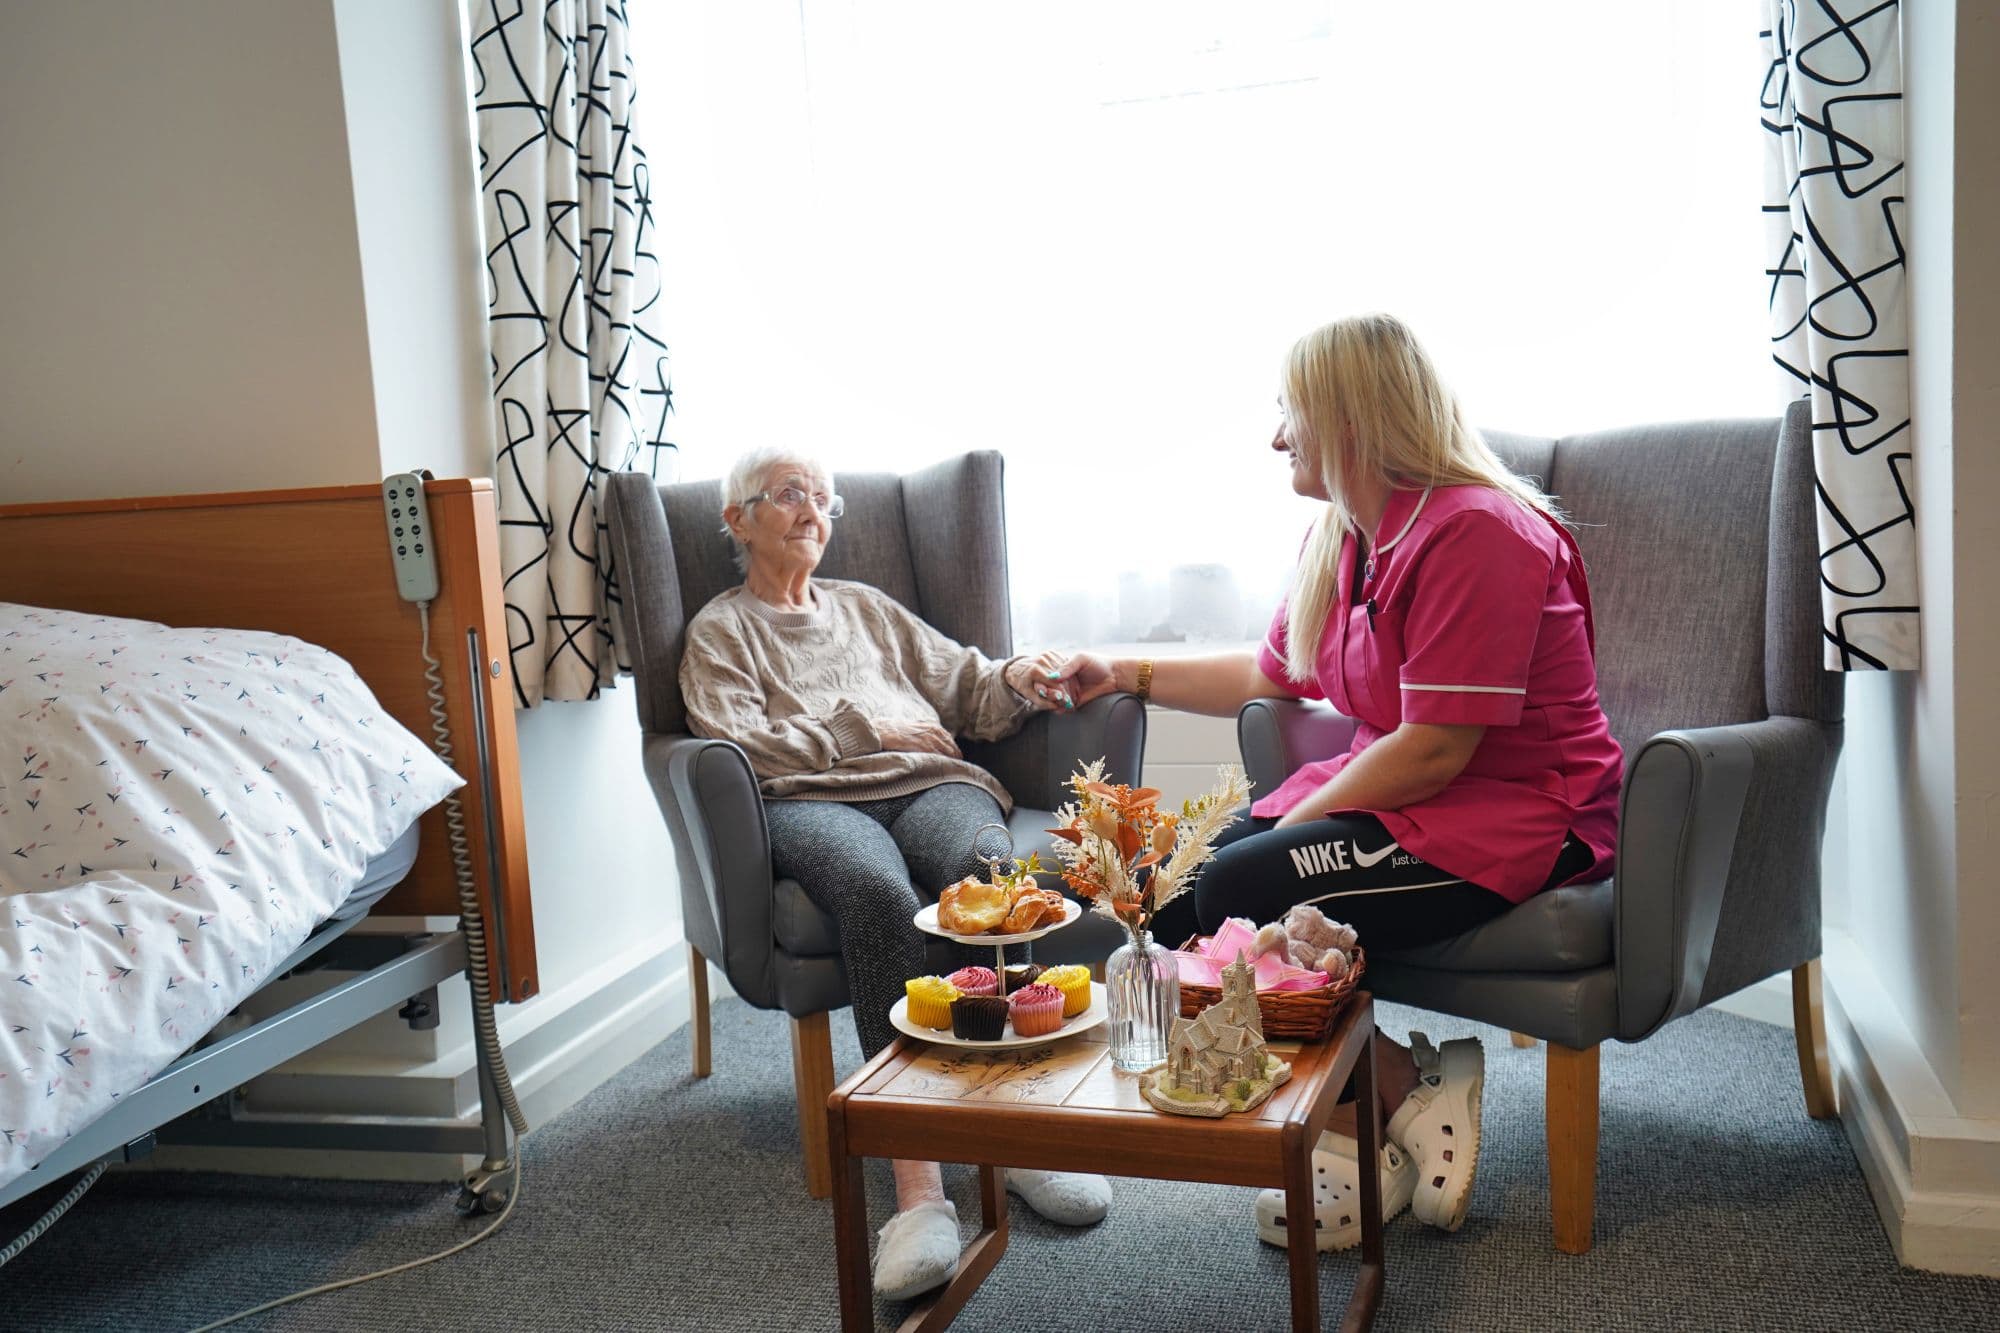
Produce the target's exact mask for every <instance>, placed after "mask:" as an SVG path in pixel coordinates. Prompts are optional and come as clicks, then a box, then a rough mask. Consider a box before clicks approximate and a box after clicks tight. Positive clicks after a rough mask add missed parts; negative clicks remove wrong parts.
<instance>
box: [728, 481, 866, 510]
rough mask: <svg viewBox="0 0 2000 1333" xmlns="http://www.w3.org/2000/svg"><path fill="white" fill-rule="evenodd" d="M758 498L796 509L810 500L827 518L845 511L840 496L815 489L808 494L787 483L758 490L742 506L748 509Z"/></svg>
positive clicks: (844, 505)
mask: <svg viewBox="0 0 2000 1333" xmlns="http://www.w3.org/2000/svg"><path fill="white" fill-rule="evenodd" d="M759 500H769V501H770V502H771V503H772V504H774V505H776V506H778V508H780V509H797V508H798V507H799V506H800V505H802V504H804V503H806V502H807V501H808V500H810V501H811V502H812V507H813V508H814V509H817V510H818V511H819V512H820V513H822V514H825V515H826V516H827V517H828V518H839V517H840V516H841V515H842V514H844V513H846V512H847V501H846V500H844V499H842V498H841V497H840V496H838V495H828V494H826V493H825V492H824V491H815V492H813V493H812V494H810V495H808V494H807V493H806V492H805V491H804V490H803V489H802V488H800V487H798V486H793V485H791V484H789V483H787V484H786V485H783V486H778V487H775V488H773V489H771V490H768V491H759V492H758V493H757V494H755V495H753V496H751V497H750V498H749V499H747V500H745V501H744V502H743V507H744V508H745V509H748V508H749V507H750V506H751V505H753V504H756V503H757V502H758V501H759Z"/></svg>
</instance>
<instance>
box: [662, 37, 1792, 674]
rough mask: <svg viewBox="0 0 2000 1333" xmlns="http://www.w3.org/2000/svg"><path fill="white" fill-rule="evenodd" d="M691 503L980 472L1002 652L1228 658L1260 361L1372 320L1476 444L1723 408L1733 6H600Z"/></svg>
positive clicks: (1284, 543) (1732, 178)
mask: <svg viewBox="0 0 2000 1333" xmlns="http://www.w3.org/2000/svg"><path fill="white" fill-rule="evenodd" d="M632 26H633V32H634V40H635V44H636V52H635V54H636V58H637V61H638V71H639V77H640V78H641V79H642V80H643V82H644V86H643V88H642V91H641V102H640V116H641V130H642V132H643V133H644V135H645V136H646V142H647V145H648V151H649V153H650V154H651V156H652V162H653V187H652V194H653V200H654V206H655V209H656V216H657V217H658V219H659V221H660V225H661V244H662V253H663V255H664V256H665V257H666V259H667V262H668V266H669V273H670V278H669V283H668V290H667V297H666V299H667V302H668V310H667V317H668V327H669V331H670V336H671V343H672V346H673V354H674V362H675V366H674V370H675V386H676V394H675V403H676V413H677V420H676V423H675V431H676V436H677V438H678V439H679V440H680V441H681V442H682V445H683V455H682V457H683V466H684V468H685V470H686V472H687V475H690V476H699V475H718V474H720V473H721V472H722V471H723V470H724V469H725V468H726V467H727V465H728V462H729V460H730V458H731V457H733V456H734V455H735V454H736V453H737V452H739V451H740V450H742V449H745V448H749V447H752V446H754V445H756V444H760V443H765V442H769V441H771V440H774V439H793V440H797V441H799V442H801V443H802V444H803V445H804V446H806V447H807V448H808V449H810V450H811V451H812V452H815V453H817V454H818V455H820V456H821V457H823V458H824V459H826V460H827V462H829V463H830V464H831V465H832V466H834V467H836V468H839V469H854V468H876V467H879V468H893V469H897V470H905V469H907V468H909V467H912V466H916V465H918V464H919V463H921V462H924V461H928V460H930V459H934V458H939V457H943V456H946V455H949V454H953V453H958V452H961V451H963V450H966V449H973V448H994V449H999V450H1001V451H1003V452H1004V453H1005V454H1006V456H1007V467H1008V489H1009V495H1008V517H1009V523H1010V529H1011V532H1010V552H1011V561H1012V574H1013V594H1014V599H1015V603H1016V633H1017V637H1019V638H1020V639H1021V640H1022V641H1023V642H1035V643H1054V644H1075V643H1080V642H1103V641H1106V640H1111V639H1130V638H1134V637H1137V636H1139V635H1140V634H1142V633H1145V632H1148V631H1153V630H1156V629H1157V628H1158V627H1159V626H1160V625H1161V624H1162V623H1163V622H1164V623H1166V624H1167V625H1168V627H1169V629H1168V632H1169V633H1181V634H1188V635H1194V636H1197V637H1202V638H1224V639H1234V638H1241V637H1244V636H1245V635H1246V634H1251V635H1254V634H1261V632H1262V628H1263V625H1264V623H1265V621H1266V620H1267V619H1268V617H1269V614H1270V610H1271V608H1272V606H1273V605H1274V604H1275V603H1276V601H1277V598H1278V596H1279V595H1280V593H1281V592H1282V589H1283V586H1284V581H1285V577H1286V574H1287V572H1288V570H1289V568H1290V565H1291V561H1292V559H1293V557H1294V555H1295V554H1296V551H1297V549H1298V544H1299V541H1300V539H1301V537H1302V536H1303V535H1304V533H1305V530H1306V528H1307V526H1308V525H1309V524H1310V523H1311V521H1312V517H1313V513H1314V509H1313V506H1312V504H1311V503H1310V502H1308V501H1304V500H1300V499H1298V498H1296V497H1293V496H1292V495H1291V494H1290V492H1289V490H1288V489H1287V488H1286V484H1285V470H1284V467H1283V463H1282V460H1281V459H1279V458H1278V457H1277V456H1276V455H1273V454H1272V453H1270V452H1269V450H1268V449H1267V448H1266V445H1267V444H1268V442H1269V440H1270V438H1271V434H1272V430H1273V428H1274V426H1275V413H1274V409H1273V406H1272V401H1273V396H1274V394H1275V392H1276V391H1277V388H1278V382H1277V381H1278V369H1279V366H1280V364H1281V361H1282V358H1283V356H1284V353H1285V351H1286V349H1287V348H1288V347H1289V346H1290V344H1291V342H1292V340H1293V339H1294V338H1296V337H1297V336H1298V335H1299V334H1301V333H1303V332H1305V331H1306V330H1308V329H1310V328H1312V327H1314V326H1316V325H1318V324H1320V323H1323V322H1325V321H1326V320H1328V319H1332V318H1335V317H1337V316H1340V315H1343V314H1348V313H1354V312H1358V311H1363V310H1373V309H1384V310H1390V311H1393V312H1395V313H1396V314H1398V315H1400V316H1402V317H1403V318H1404V319H1406V320H1407V321H1409V322H1410V323H1411V324H1412V325H1413V326H1414V327H1415V328H1416V329H1417V331H1418V333H1419V335H1420V336H1421V337H1423V338H1424V340H1425V342H1426V343H1427V345H1428V346H1429V347H1430V349H1431V352H1432V354H1433V355H1434V356H1435V357H1436V358H1437V360H1438V362H1439V365H1440V366H1441V368H1442V369H1443V371H1444V373H1445V375H1446V377H1447V379H1448V380H1449V381H1450V382H1451V383H1452V384H1453V385H1454V386H1455V387H1456V388H1457V390H1458V391H1459V393H1460V395H1461V396H1462V397H1463V398H1464V399H1465V401H1466V404H1467V407H1468V410H1469V411H1470V412H1471V414H1472V416H1473V419H1474V420H1475V421H1476V422H1478V423H1480V424H1483V425H1487V426H1492V427H1498V428H1504V429H1513V430H1522V431H1530V432H1539V433H1544V434H1557V433H1563V432H1568V431H1573V430H1584V429H1593V428H1599V427H1609V426H1617V425H1626V424H1633V423H1638V422H1644V421H1658V420H1666V419H1674V418H1686V417H1700V416H1711V415H1743V414H1762V413H1768V412H1769V411H1771V410H1772V408H1773V405H1774V403H1775V401H1776V399H1775V396H1774V393H1775V379H1774V372H1773V371H1772V369H1771V364H1770V358H1769V345H1768V329H1767V326H1766V321H1765V316H1764V292H1763V289H1762V281H1761V279H1760V277H1759V273H1760V272H1761V270H1762V268H1763V265H1764V256H1763V234H1762V230H1761V226H1762V221H1761V218H1760V216H1759V213H1758V204H1759V196H1760V191H1761V188H1762V185H1761V180H1762V178H1761V172H1762V152H1763V145H1762V142H1761V139H1760V137H1759V130H1758V127H1757V92H1758V86H1759V84H1760V82H1761V79H1762V72H1763V71H1762V55H1761V53H1760V51H1759V48H1758V43H1757V20H1756V17H1755V15H1754V14H1753V13H1750V12H1747V11H1746V10H1745V8H1744V6H1743V5H1742V4H1741V3H1740V0H1698V2H1695V3H1686V4H1678V5H1674V6H1671V7H1667V6H1654V5H1645V6H1640V5H1606V4H1602V3H1599V2H1598V0H1540V2H1539V3H1536V4H1533V5H1495V4H1490V3H1482V2H1480V0H1431V2H1430V3H1426V4H1423V5H1384V4H1379V3H1363V2H1362V0H1263V2H1261V3H1230V2H1229V0H1216V2H1208V0H1203V2H1200V3H1195V2H1193V0H1178V2H1170V0H1062V2H1061V3H1054V2H1052V0H1008V2H1007V3H971V2H968V3H949V4H940V3H934V2H933V0H686V2H685V3H681V4H675V5H658V6H652V5H648V6H634V7H633V11H632Z"/></svg>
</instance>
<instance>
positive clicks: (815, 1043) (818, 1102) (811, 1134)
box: [792, 1013, 833, 1199]
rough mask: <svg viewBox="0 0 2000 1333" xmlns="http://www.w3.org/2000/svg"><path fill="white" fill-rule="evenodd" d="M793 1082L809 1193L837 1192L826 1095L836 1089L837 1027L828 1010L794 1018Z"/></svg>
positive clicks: (816, 1195)
mask: <svg viewBox="0 0 2000 1333" xmlns="http://www.w3.org/2000/svg"><path fill="white" fill-rule="evenodd" d="M792 1086H793V1088H794V1089H795V1090H796V1091H797V1093H798V1098H799V1150H800V1152H801V1153H803V1154H804V1156H805V1160H806V1193H807V1194H809V1195H811V1196H812V1197H813V1198H815V1199H824V1198H826V1197H827V1196H828V1195H830V1194H832V1193H833V1166H832V1160H831V1158H830V1157H829V1156H828V1145H827V1137H826V1099H827V1098H828V1097H829V1096H831V1095H832V1093H833V1029H832V1028H830V1027H829V1026H827V1021H826V1015H825V1014H824V1013H818V1014H809V1015H807V1016H806V1017H804V1018H794V1019H793V1020H792Z"/></svg>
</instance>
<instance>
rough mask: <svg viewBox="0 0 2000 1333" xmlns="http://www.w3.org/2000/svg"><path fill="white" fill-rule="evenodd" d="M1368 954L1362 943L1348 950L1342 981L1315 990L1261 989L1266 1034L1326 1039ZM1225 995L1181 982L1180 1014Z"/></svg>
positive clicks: (1195, 943) (1189, 946)
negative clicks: (1346, 966) (1345, 970)
mask: <svg viewBox="0 0 2000 1333" xmlns="http://www.w3.org/2000/svg"><path fill="white" fill-rule="evenodd" d="M1207 942H1208V941H1207V940H1206V939H1203V938H1201V937H1199V936H1197V937H1196V938H1194V939H1191V940H1189V941H1188V942H1187V943H1186V944H1183V945H1182V946H1181V952H1182V953H1188V952H1191V951H1193V950H1194V949H1196V948H1198V947H1199V946H1201V945H1203V944H1206V943H1207ZM1367 962H1368V958H1367V955H1366V954H1365V953H1364V952H1363V951H1362V949H1361V946H1360V945H1358V944H1357V945H1355V946H1354V948H1353V949H1351V950H1349V952H1348V968H1347V972H1346V974H1345V975H1343V976H1342V977H1341V978H1340V980H1338V981H1333V982H1329V983H1327V984H1326V985H1324V986H1320V987H1317V988H1315V989H1313V990H1260V991H1258V992H1257V1016H1258V1018H1260V1019H1261V1020H1262V1021H1263V1024H1264V1036H1265V1037H1266V1038H1268V1039H1270V1040H1273V1041H1324V1040H1325V1039H1326V1038H1327V1036H1328V1035H1330V1034H1331V1033H1332V1032H1333V1025H1334V1022H1335V1021H1336V1020H1337V1019H1338V1018H1339V1017H1340V1010H1341V1006H1342V1005H1343V1004H1344V1003H1345V1002H1346V1000H1347V997H1348V995H1349V994H1351V993H1352V992H1353V990H1354V987H1355V985H1356V983H1358V982H1359V981H1360V980H1361V973H1362V971H1363V969H1364V968H1365V967H1366V966H1367ZM1221 998H1222V989H1221V987H1219V986H1204V985H1201V984H1199V983H1197V982H1191V981H1183V982H1182V983H1181V1017H1182V1018H1193V1017H1194V1016H1195V1015H1196V1014H1198V1013H1200V1012H1201V1011H1202V1010H1204V1009H1206V1008H1208V1006H1210V1005H1211V1004H1214V1003H1215V1002H1216V1001H1217V1000H1219V999H1221Z"/></svg>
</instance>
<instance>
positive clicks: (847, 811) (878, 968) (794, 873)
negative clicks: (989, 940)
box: [764, 782, 1027, 1056]
mask: <svg viewBox="0 0 2000 1333" xmlns="http://www.w3.org/2000/svg"><path fill="white" fill-rule="evenodd" d="M764 819H765V823H766V824H767V825H768V826H769V828H770V830H771V868H772V869H773V870H774V871H776V872H777V873H778V874H779V875H780V876H789V877H790V878H791V879H794V880H796V881H798V885H799V887H800V888H802V889H804V890H805V893H806V896H807V897H808V898H810V899H812V900H813V902H814V903H816V904H817V905H818V906H819V907H820V909H821V910H823V911H825V912H826V913H827V914H829V915H830V916H832V917H833V918H834V920H836V921H838V922H839V923H840V960H841V963H842V965H843V966H844V967H845V969H846V972H847V990H848V994H849V995H850V996H852V997H853V1002H854V1026H855V1028H856V1030H857V1031H858V1032H859V1033H860V1034H861V1050H862V1053H863V1054H864V1055H866V1056H873V1055H874V1054H875V1053H876V1052H877V1051H880V1050H881V1049H882V1048H883V1047H885V1046H887V1045H888V1044H889V1043H890V1042H891V1041H893V1040H894V1039H895V1036H896V1030H895V1028H893V1027H891V1026H890V1025H889V1010H890V1009H891V1008H892V1007H893V1006H894V1005H895V1003H896V1001H897V1000H899V999H901V998H902V995H903V983H904V982H905V981H907V980H909V979H910V978H911V977H920V976H923V975H925V974H926V973H928V972H930V971H931V970H932V965H931V963H930V962H929V961H928V960H927V959H926V957H925V944H926V941H927V940H928V939H929V938H930V937H928V936H926V935H925V934H924V933H923V932H922V931H920V930H918V929H917V928H916V926H915V925H914V924H912V922H911V918H912V917H914V916H915V915H916V914H917V912H918V910H919V909H920V908H922V907H923V905H924V904H925V903H930V902H936V901H937V897H938V895H939V894H940V893H942V892H943V891H944V890H945V889H946V888H948V887H949V886H951V885H952V884H955V883H957V882H958V881H959V880H961V879H964V878H965V877H966V876H967V875H973V874H978V875H984V874H985V872H986V866H985V863H984V862H982V861H980V860H978V859H977V858H976V857H974V856H973V854H972V835H973V833H974V831H975V830H977V829H978V828H979V826H980V825H981V824H998V823H1004V822H1005V821H1004V819H1003V818H1002V816H1001V813H1000V804H999V802H997V801H995V800H994V799H993V798H992V797H991V796H990V795H988V794H987V793H986V792H985V791H983V790H981V789H980V788H978V787H975V786H972V785H971V784H970V783H965V782H947V783H945V784H943V785H942V786H937V787H932V788H931V789H930V790H929V791H924V792H919V793H918V794H916V795H915V796H898V797H893V798H891V799H889V800H886V801H858V802H841V801H797V800H771V801H765V802H764ZM1026 947H1027V946H1025V945H1020V946H1016V947H1015V948H1013V949H1010V950H1009V951H1008V956H1009V958H1010V959H1013V960H1014V961H1025V960H1026V958H1027V953H1026ZM948 952H949V954H950V956H951V957H952V958H953V959H954V960H956V961H954V962H953V963H952V964H951V967H952V968H953V969H956V968H959V967H964V966H968V965H970V964H975V963H983V964H984V965H985V966H987V967H991V966H993V951H992V950H991V949H975V948H970V947H961V946H957V945H952V946H949V947H948ZM1017 954H1018V955H1019V956H1018V957H1016V955H1017Z"/></svg>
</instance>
